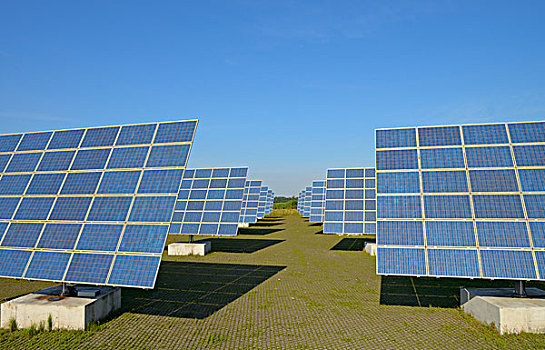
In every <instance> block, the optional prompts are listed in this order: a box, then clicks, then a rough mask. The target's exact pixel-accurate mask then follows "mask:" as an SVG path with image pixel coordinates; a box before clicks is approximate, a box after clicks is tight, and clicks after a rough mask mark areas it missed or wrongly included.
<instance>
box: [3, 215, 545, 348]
mask: <svg viewBox="0 0 545 350" xmlns="http://www.w3.org/2000/svg"><path fill="white" fill-rule="evenodd" d="M321 231H322V226H321V225H316V224H310V223H308V221H306V220H304V219H302V218H301V217H300V216H298V215H297V214H294V213H293V211H287V210H284V211H275V212H274V213H273V215H270V216H269V217H267V218H265V219H263V220H261V221H260V222H259V223H258V224H256V225H254V226H252V227H251V228H247V229H241V230H240V233H241V234H240V235H239V236H237V237H234V238H212V249H213V251H214V252H213V253H211V254H209V255H207V256H205V257H183V258H181V257H180V258H174V257H168V256H167V255H166V254H165V255H164V258H163V260H164V261H163V263H162V265H161V269H160V272H159V277H158V280H157V284H156V287H155V289H154V290H150V291H144V290H138V289H123V292H122V298H123V299H122V302H123V307H122V310H121V311H120V313H118V314H116V315H115V316H113V317H112V318H111V319H110V320H106V321H104V322H102V323H101V324H97V325H93V326H92V327H90V329H89V330H87V331H51V332H48V331H42V332H29V331H28V330H18V331H14V332H10V331H9V330H2V331H0V348H1V349H74V348H81V349H202V348H205V349H278V348H281V349H374V348H377V349H437V348H441V349H461V348H465V349H543V348H545V335H534V334H521V335H507V336H500V335H499V334H498V333H497V332H496V331H495V329H493V328H492V327H488V326H484V325H481V324H480V323H478V322H477V321H475V320H474V319H472V318H471V317H469V316H467V315H465V314H464V313H463V312H461V311H460V309H459V308H458V307H457V305H458V293H459V288H460V287H464V286H482V287H489V286H506V285H507V286H511V283H507V284H506V283H505V282H501V281H494V282H490V281H478V280H474V281H470V280H463V279H429V278H425V279H419V278H401V277H387V278H385V277H383V278H381V277H379V276H377V275H376V274H375V259H374V257H371V256H369V255H367V254H365V253H363V252H362V251H361V250H362V248H363V244H364V241H365V240H370V241H372V240H373V237H358V238H353V237H337V236H331V235H323V234H320V233H321ZM199 239H200V238H199ZM182 240H186V238H185V237H183V236H171V237H169V240H168V242H167V243H171V242H176V241H182ZM48 285H50V284H48V283H41V282H30V281H17V280H11V279H0V299H2V300H7V299H10V298H13V297H16V296H18V295H22V294H25V293H28V292H31V291H34V290H37V289H39V288H42V287H45V286H48ZM531 285H538V286H540V287H541V288H544V286H543V285H542V284H531Z"/></svg>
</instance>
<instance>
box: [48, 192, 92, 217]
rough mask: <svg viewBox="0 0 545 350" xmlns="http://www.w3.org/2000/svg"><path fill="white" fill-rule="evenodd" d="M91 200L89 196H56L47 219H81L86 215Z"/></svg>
mask: <svg viewBox="0 0 545 350" xmlns="http://www.w3.org/2000/svg"><path fill="white" fill-rule="evenodd" d="M97 199H98V198H97ZM91 200H92V198H91V197H61V198H58V199H57V202H56V203H55V207H54V208H53V211H52V212H51V216H50V218H49V219H50V220H59V221H82V220H84V219H85V216H86V215H87V211H88V209H89V205H90V204H91Z"/></svg>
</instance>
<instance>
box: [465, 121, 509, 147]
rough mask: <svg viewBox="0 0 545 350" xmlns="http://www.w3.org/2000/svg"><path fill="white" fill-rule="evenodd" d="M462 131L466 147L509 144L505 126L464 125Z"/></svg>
mask: <svg viewBox="0 0 545 350" xmlns="http://www.w3.org/2000/svg"><path fill="white" fill-rule="evenodd" d="M462 131H463V133H464V143H465V144H466V145H482V144H501V143H509V138H508V137H507V129H506V128H505V124H488V125H464V126H462Z"/></svg>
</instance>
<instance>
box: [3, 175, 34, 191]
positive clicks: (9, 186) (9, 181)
mask: <svg viewBox="0 0 545 350" xmlns="http://www.w3.org/2000/svg"><path fill="white" fill-rule="evenodd" d="M31 176H32V175H4V176H2V178H1V179H0V194H2V195H6V194H23V193H25V190H26V187H27V185H28V183H29V181H30V178H31Z"/></svg>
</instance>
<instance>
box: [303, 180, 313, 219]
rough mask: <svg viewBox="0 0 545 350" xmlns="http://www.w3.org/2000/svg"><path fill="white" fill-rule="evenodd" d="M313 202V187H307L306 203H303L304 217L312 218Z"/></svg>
mask: <svg viewBox="0 0 545 350" xmlns="http://www.w3.org/2000/svg"><path fill="white" fill-rule="evenodd" d="M311 200H312V187H310V186H308V187H305V201H304V203H303V217H304V218H308V217H310V201H311Z"/></svg>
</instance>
